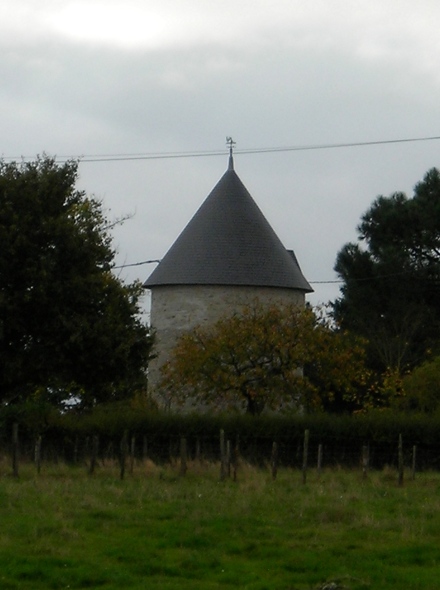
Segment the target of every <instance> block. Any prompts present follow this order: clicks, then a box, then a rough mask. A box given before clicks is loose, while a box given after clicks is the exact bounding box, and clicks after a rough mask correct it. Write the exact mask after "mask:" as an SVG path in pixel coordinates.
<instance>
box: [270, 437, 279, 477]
mask: <svg viewBox="0 0 440 590" xmlns="http://www.w3.org/2000/svg"><path fill="white" fill-rule="evenodd" d="M270 466H271V471H272V479H273V480H275V479H276V478H277V473H278V445H277V443H276V442H275V441H274V442H273V443H272V453H271V456H270Z"/></svg>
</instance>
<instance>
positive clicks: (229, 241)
mask: <svg viewBox="0 0 440 590" xmlns="http://www.w3.org/2000/svg"><path fill="white" fill-rule="evenodd" d="M144 287H145V288H147V289H150V290H151V325H152V327H153V328H154V329H155V330H156V338H157V340H156V354H157V357H156V358H155V359H154V360H153V361H152V362H151V363H150V367H149V384H150V387H151V388H152V390H154V387H155V385H156V384H157V382H158V379H159V377H160V371H159V369H160V366H161V365H162V364H163V363H164V362H165V361H166V360H167V359H168V358H169V355H170V351H171V350H172V348H173V347H174V345H175V343H176V341H177V339H178V338H179V336H180V335H181V334H182V333H183V332H185V331H187V330H190V329H191V328H193V327H195V326H197V325H200V324H204V323H214V322H215V321H216V320H217V319H219V318H220V317H224V316H226V315H232V314H233V313H234V312H235V311H237V310H240V309H242V308H243V306H245V305H246V304H248V303H251V302H252V301H254V300H255V299H256V298H258V300H259V301H260V303H263V304H264V302H267V303H272V304H273V303H279V304H292V303H295V304H298V305H300V306H301V305H304V304H305V294H306V293H310V292H311V291H313V289H312V288H311V287H310V285H309V283H308V282H307V280H306V279H305V278H304V276H303V274H302V272H301V269H300V267H299V264H298V261H297V259H296V257H295V254H294V253H293V251H292V250H286V248H285V247H284V246H283V244H282V243H281V241H280V240H279V238H278V237H277V235H276V234H275V232H274V230H273V229H272V227H271V226H270V225H269V223H268V221H267V220H266V218H265V217H264V215H263V214H262V212H261V211H260V209H259V208H258V206H257V204H256V203H255V201H254V200H253V198H252V197H251V195H250V194H249V192H248V191H247V189H246V187H245V186H244V184H243V183H242V182H241V180H240V179H239V177H238V176H237V174H236V172H235V170H234V163H233V158H232V152H231V154H230V157H229V166H228V169H227V171H226V172H225V174H224V175H223V176H222V178H221V179H220V180H219V182H218V183H217V185H216V186H215V187H214V188H213V190H212V191H211V193H210V194H209V195H208V197H207V198H206V200H205V201H204V202H203V203H202V205H201V206H200V208H199V209H198V211H197V212H196V214H195V215H194V217H193V218H192V219H191V221H190V222H189V223H188V225H187V226H186V227H185V228H184V230H183V231H182V233H181V234H180V236H179V237H178V238H177V240H176V241H175V242H174V244H173V245H172V246H171V248H170V249H169V251H168V252H167V254H166V255H165V256H164V258H163V259H162V261H161V262H160V264H159V265H158V266H157V267H156V269H155V270H154V271H153V273H152V274H151V275H150V277H149V278H148V279H147V281H146V282H145V283H144Z"/></svg>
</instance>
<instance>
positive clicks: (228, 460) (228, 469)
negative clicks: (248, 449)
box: [226, 439, 232, 477]
mask: <svg viewBox="0 0 440 590" xmlns="http://www.w3.org/2000/svg"><path fill="white" fill-rule="evenodd" d="M231 461H232V454H231V441H230V440H229V439H228V440H227V441H226V475H227V477H231Z"/></svg>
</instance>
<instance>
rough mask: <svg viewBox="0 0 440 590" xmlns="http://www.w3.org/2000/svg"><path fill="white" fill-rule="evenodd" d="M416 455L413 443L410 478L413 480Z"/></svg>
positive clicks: (415, 447)
mask: <svg viewBox="0 0 440 590" xmlns="http://www.w3.org/2000/svg"><path fill="white" fill-rule="evenodd" d="M416 456H417V446H416V445H413V452H412V469H411V478H412V480H413V481H414V480H415V478H416Z"/></svg>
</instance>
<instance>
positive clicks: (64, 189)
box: [0, 157, 151, 405]
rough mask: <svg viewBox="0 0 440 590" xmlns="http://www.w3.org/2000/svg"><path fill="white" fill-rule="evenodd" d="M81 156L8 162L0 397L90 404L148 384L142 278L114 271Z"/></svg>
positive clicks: (1, 203) (0, 262)
mask: <svg viewBox="0 0 440 590" xmlns="http://www.w3.org/2000/svg"><path fill="white" fill-rule="evenodd" d="M77 173H78V171H77V163H76V162H73V161H70V162H67V163H65V164H57V163H56V162H55V161H54V160H53V159H51V158H47V157H43V158H39V159H37V160H36V161H35V162H30V163H25V162H23V163H15V162H13V163H8V164H7V163H4V162H2V163H0V401H1V402H3V403H13V402H17V401H23V400H25V399H28V398H29V397H32V396H35V395H37V392H38V395H40V396H42V397H46V398H48V399H50V401H51V402H53V403H58V402H60V400H62V399H65V398H66V397H68V396H69V395H74V396H76V397H78V398H79V399H80V400H81V403H82V404H83V405H93V404H95V403H96V402H100V401H108V400H110V399H116V398H120V397H124V396H128V395H131V394H132V393H133V390H134V389H136V388H139V387H144V385H145V374H146V373H145V371H146V363H147V359H148V356H149V353H150V348H151V337H150V334H149V330H148V328H147V326H146V325H145V324H144V323H143V322H142V321H141V317H140V304H139V301H140V296H141V293H142V289H141V286H140V284H137V283H133V284H130V285H125V284H123V283H122V282H121V281H120V280H119V279H118V278H117V277H116V276H115V275H114V274H113V273H112V266H113V264H114V262H113V260H114V250H113V248H112V245H111V236H110V234H109V231H108V227H109V221H108V219H107V218H106V216H105V214H104V212H103V208H102V205H101V203H100V202H99V201H98V200H96V199H94V198H89V197H87V196H86V195H85V194H84V192H82V191H79V190H77V189H76V188H75V185H76V181H77Z"/></svg>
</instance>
